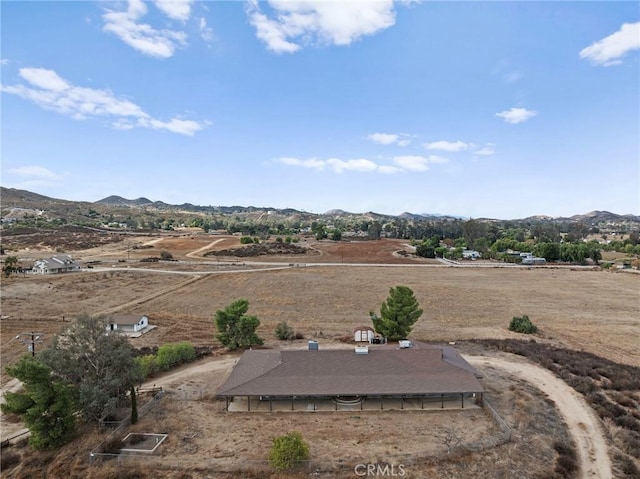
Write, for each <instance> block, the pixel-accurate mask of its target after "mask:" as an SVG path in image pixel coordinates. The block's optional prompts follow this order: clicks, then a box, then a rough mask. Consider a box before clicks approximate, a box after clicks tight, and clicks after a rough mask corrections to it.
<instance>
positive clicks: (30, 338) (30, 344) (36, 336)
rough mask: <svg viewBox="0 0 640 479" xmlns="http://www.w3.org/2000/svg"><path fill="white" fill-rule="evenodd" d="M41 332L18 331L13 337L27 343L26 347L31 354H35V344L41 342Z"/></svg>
mask: <svg viewBox="0 0 640 479" xmlns="http://www.w3.org/2000/svg"><path fill="white" fill-rule="evenodd" d="M43 336H44V334H43V333H34V332H33V331H31V332H30V333H20V334H18V335H17V336H16V338H15V339H17V340H19V341H20V342H21V343H22V344H26V345H27V349H28V350H29V351H30V352H31V356H35V355H36V344H40V343H42V337H43Z"/></svg>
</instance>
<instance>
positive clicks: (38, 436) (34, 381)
mask: <svg viewBox="0 0 640 479" xmlns="http://www.w3.org/2000/svg"><path fill="white" fill-rule="evenodd" d="M7 372H8V373H9V374H10V375H11V376H13V377H15V378H17V379H19V380H20V381H22V384H23V387H24V391H23V392H15V393H14V392H6V393H5V395H4V398H5V401H6V402H5V403H4V404H2V411H3V412H10V413H14V414H19V415H20V416H21V417H22V420H23V421H24V423H25V424H26V425H27V427H28V428H29V431H30V432H31V436H30V437H29V443H30V444H31V446H32V447H33V448H34V449H54V448H56V447H59V446H62V445H63V444H66V443H67V442H69V441H70V440H71V439H72V438H73V436H74V433H75V430H76V421H75V417H74V415H73V414H74V412H75V404H74V400H73V391H72V388H71V387H70V386H69V385H66V384H64V383H63V382H62V381H60V380H57V379H55V378H54V377H53V375H52V374H51V369H49V367H48V366H46V365H45V364H43V363H41V362H40V361H38V360H37V359H35V358H33V357H31V356H30V355H26V356H23V357H22V358H21V359H20V361H18V362H17V363H16V364H15V365H14V366H10V367H8V368H7Z"/></svg>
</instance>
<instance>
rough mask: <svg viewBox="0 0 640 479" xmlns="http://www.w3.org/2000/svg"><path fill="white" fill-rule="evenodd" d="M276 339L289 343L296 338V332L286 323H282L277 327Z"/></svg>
mask: <svg viewBox="0 0 640 479" xmlns="http://www.w3.org/2000/svg"><path fill="white" fill-rule="evenodd" d="M274 332H275V334H276V338H278V339H281V340H283V341H287V340H289V339H293V338H294V337H295V332H294V331H293V328H292V327H291V326H289V325H288V324H287V322H286V321H281V322H279V323H278V324H277V325H276V329H275V331H274Z"/></svg>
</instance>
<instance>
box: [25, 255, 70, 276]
mask: <svg viewBox="0 0 640 479" xmlns="http://www.w3.org/2000/svg"><path fill="white" fill-rule="evenodd" d="M81 269H82V268H80V265H79V264H78V263H76V262H75V261H74V260H73V258H72V257H71V256H69V255H59V256H52V257H51V258H45V259H39V260H36V261H35V262H34V263H33V268H32V269H31V272H32V273H36V274H59V273H70V272H72V271H80V270H81Z"/></svg>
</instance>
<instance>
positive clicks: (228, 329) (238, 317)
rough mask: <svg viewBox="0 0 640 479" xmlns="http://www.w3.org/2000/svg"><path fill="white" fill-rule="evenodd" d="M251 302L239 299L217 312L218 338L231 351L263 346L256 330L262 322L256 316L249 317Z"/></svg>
mask: <svg viewBox="0 0 640 479" xmlns="http://www.w3.org/2000/svg"><path fill="white" fill-rule="evenodd" d="M248 310H249V301H247V300H246V299H238V300H237V301H234V302H233V303H231V304H230V305H229V306H227V307H226V308H225V309H221V310H218V311H216V314H215V322H216V327H217V328H218V335H217V336H216V337H217V338H218V340H220V342H221V343H222V344H223V345H225V346H226V347H227V348H229V349H238V348H246V347H249V346H253V345H256V344H263V341H262V339H261V338H260V337H259V336H258V335H257V333H256V329H257V328H258V326H260V320H259V319H258V318H257V317H256V316H247V315H246V314H245V313H246V312H247V311H248Z"/></svg>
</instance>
